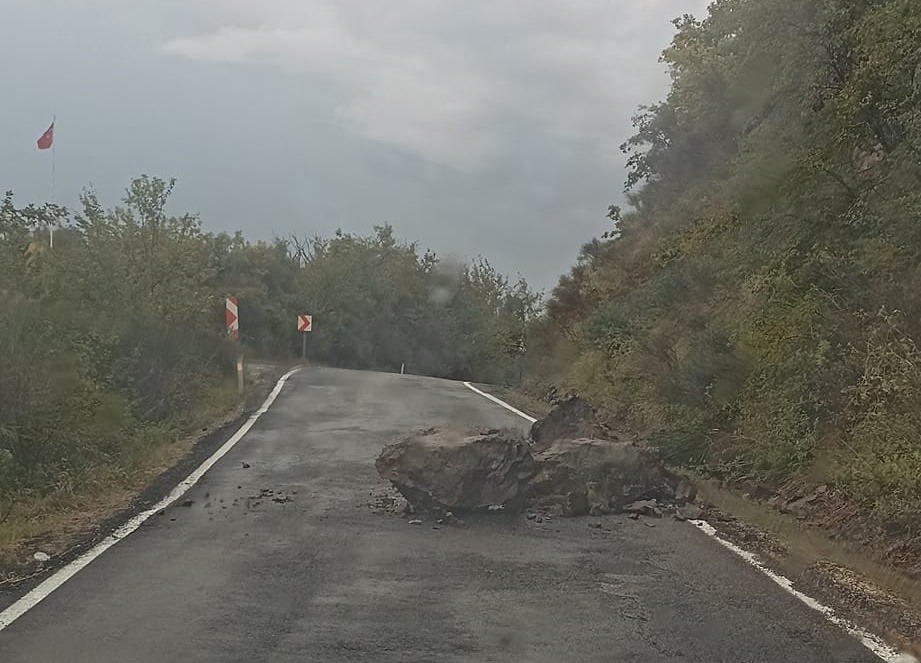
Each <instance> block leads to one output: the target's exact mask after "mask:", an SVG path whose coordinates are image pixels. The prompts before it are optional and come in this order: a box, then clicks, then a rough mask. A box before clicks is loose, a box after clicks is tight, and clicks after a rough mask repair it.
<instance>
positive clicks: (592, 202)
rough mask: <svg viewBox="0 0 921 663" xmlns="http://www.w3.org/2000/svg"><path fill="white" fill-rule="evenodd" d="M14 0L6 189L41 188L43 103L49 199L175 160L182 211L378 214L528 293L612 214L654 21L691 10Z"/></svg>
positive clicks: (646, 98)
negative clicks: (498, 272)
mask: <svg viewBox="0 0 921 663" xmlns="http://www.w3.org/2000/svg"><path fill="white" fill-rule="evenodd" d="M8 1H11V2H12V6H13V11H12V16H13V19H12V21H0V57H3V61H5V62H21V63H22V64H21V65H17V66H16V70H15V71H14V72H13V77H12V79H11V80H10V81H8V84H9V85H10V86H11V89H19V90H24V89H29V90H33V92H32V94H31V95H22V94H19V95H12V96H11V99H10V100H8V101H7V102H6V104H5V107H4V108H0V118H2V119H3V123H2V127H3V129H2V132H3V133H2V135H0V139H2V143H0V148H4V149H5V155H6V158H5V159H4V160H3V162H2V163H0V187H3V188H13V189H15V190H16V191H17V193H18V194H20V197H23V196H24V197H25V198H34V199H37V200H41V199H42V197H43V196H45V195H46V194H45V191H46V190H47V185H46V184H45V183H44V182H46V181H47V180H46V176H45V174H44V173H45V172H46V167H47V164H46V160H45V159H44V157H45V156H46V155H43V154H42V155H40V154H36V153H35V152H34V149H33V148H34V137H33V136H32V134H33V133H36V131H38V132H39V133H40V131H41V130H42V129H43V128H44V127H42V124H43V123H44V122H45V118H46V114H47V113H48V112H49V111H50V107H52V106H54V107H56V108H57V111H58V117H59V134H58V136H59V150H58V160H59V164H58V165H59V191H60V194H59V196H60V197H62V200H64V201H68V202H72V201H73V200H74V199H75V197H76V193H77V191H78V190H79V188H80V186H82V185H85V184H86V183H88V182H89V181H93V182H94V183H95V184H96V185H97V187H99V189H100V192H101V193H102V194H103V195H104V197H107V198H109V199H111V198H112V197H114V196H115V195H117V191H118V189H119V188H120V187H122V186H123V185H124V183H125V182H126V180H127V178H128V177H129V176H130V175H133V174H137V173H140V172H151V173H160V174H164V175H176V176H177V177H179V179H180V186H179V188H178V189H177V194H176V201H175V204H176V206H177V207H180V206H181V207H183V208H190V209H195V210H200V211H201V213H202V218H203V220H204V222H205V224H206V226H207V227H209V228H211V229H219V228H221V229H235V228H242V229H244V230H245V231H246V232H247V234H248V235H250V236H252V237H268V236H271V234H273V233H278V234H282V235H284V234H287V233H289V232H292V231H296V232H300V233H312V232H329V231H331V230H332V229H335V228H336V227H339V226H341V227H343V228H346V229H351V230H357V231H365V230H368V229H369V228H370V226H371V225H372V224H373V223H376V222H382V221H389V222H392V223H393V224H394V225H395V227H396V229H397V231H398V233H399V234H400V235H402V236H404V237H406V238H408V239H419V240H420V241H421V242H422V243H423V244H425V245H428V246H431V247H432V248H434V249H435V250H436V251H439V252H442V253H451V254H458V255H466V256H472V255H476V254H482V255H484V256H486V257H488V258H490V259H491V260H492V261H493V263H494V264H496V265H497V266H498V267H499V268H501V269H503V270H505V271H508V272H515V271H521V272H522V273H523V274H524V275H525V276H526V277H528V278H529V280H532V281H533V282H535V283H536V284H538V285H539V286H541V287H546V286H550V285H552V283H553V282H554V281H555V279H556V277H557V276H558V275H559V273H561V272H562V271H563V270H565V269H566V268H567V267H568V265H569V264H571V262H572V261H573V259H574V258H575V254H576V251H577V250H578V247H579V246H580V244H581V243H583V242H584V241H587V240H588V239H589V238H590V237H591V236H593V235H597V234H599V233H600V232H603V231H604V230H605V229H606V220H605V219H604V211H605V209H606V206H607V205H608V204H609V203H611V202H617V201H618V199H619V198H620V189H621V183H622V181H623V179H624V172H623V155H621V154H620V153H619V151H618V149H617V146H618V145H619V144H620V143H621V142H622V141H623V140H624V139H625V138H626V137H627V136H628V135H629V133H630V126H629V118H630V115H631V114H632V113H633V112H634V110H635V108H636V106H637V105H638V104H640V103H646V102H650V101H654V100H656V99H658V98H661V97H662V95H663V94H664V93H665V90H666V86H667V78H666V77H665V75H664V73H663V70H662V65H660V64H659V63H658V62H657V58H658V54H659V52H660V51H661V49H662V48H663V47H664V46H665V45H666V44H667V42H668V40H669V39H670V36H671V33H672V28H671V25H670V23H669V21H670V19H671V18H672V17H673V16H676V15H679V14H683V13H686V12H691V13H696V14H700V13H701V12H702V11H703V10H704V8H705V6H706V2H705V1H704V0H644V1H643V2H635V1H627V0H568V1H567V2H559V1H558V0H528V1H527V2H525V1H524V0H489V1H485V0H479V1H478V0H471V1H469V2H468V1H466V0H404V1H402V2H399V3H393V2H387V3H384V2H379V0H261V1H260V2H252V1H250V0H194V1H193V0H162V1H161V2H156V3H155V2H146V1H145V2H123V1H121V0H87V2H86V3H79V4H80V7H79V8H78V7H76V6H75V3H72V2H68V1H67V0H43V2H39V3H34V2H29V1H28V0H8ZM39 5H42V6H39ZM7 13H10V12H9V10H7ZM56 22H57V23H59V25H57V26H56V25H54V24H55V23H56ZM4 26H5V27H4ZM58 28H60V30H59V29H58ZM58 32H63V33H64V34H66V35H69V36H68V37H67V38H65V39H61V40H47V39H44V38H43V37H42V35H43V34H46V33H48V34H51V33H54V34H57V33H58ZM37 43H41V44H43V46H42V48H40V49H39V48H35V47H34V45H35V44H37ZM24 53H26V54H28V56H27V57H25V58H23V57H22V56H23V54H24ZM35 137H37V133H36V136H35ZM6 148H8V149H6Z"/></svg>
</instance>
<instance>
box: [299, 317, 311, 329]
mask: <svg viewBox="0 0 921 663" xmlns="http://www.w3.org/2000/svg"><path fill="white" fill-rule="evenodd" d="M297 330H298V331H299V332H309V331H313V316H312V315H299V316H297Z"/></svg>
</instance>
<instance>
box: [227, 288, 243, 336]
mask: <svg viewBox="0 0 921 663" xmlns="http://www.w3.org/2000/svg"><path fill="white" fill-rule="evenodd" d="M224 319H225V320H226V321H227V333H228V334H229V335H230V336H231V338H234V339H237V338H240V316H239V314H238V313H237V298H236V297H228V298H227V308H226V311H225V314H224Z"/></svg>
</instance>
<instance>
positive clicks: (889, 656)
mask: <svg viewBox="0 0 921 663" xmlns="http://www.w3.org/2000/svg"><path fill="white" fill-rule="evenodd" d="M464 386H465V387H467V388H468V389H471V390H472V391H475V392H476V393H478V394H479V395H480V396H484V397H486V398H488V399H489V400H491V401H492V402H493V403H496V404H498V405H501V406H502V407H504V408H505V409H506V410H509V411H511V412H514V413H515V414H517V415H518V416H519V417H521V418H522V419H526V420H527V421H530V422H531V423H532V424H533V423H534V422H535V421H537V420H536V419H535V418H534V417H532V416H530V415H527V414H525V413H524V412H522V411H521V410H518V409H516V408H514V407H512V406H511V405H509V404H508V403H506V402H505V401H503V400H501V399H499V398H496V397H495V396H493V395H492V394H487V393H486V392H485V391H481V390H480V389H477V388H476V387H474V386H473V385H472V384H470V383H469V382H465V383H464ZM690 522H691V524H692V525H694V526H695V527H697V529H699V530H700V531H702V532H703V533H704V534H706V535H707V536H710V537H712V538H713V539H715V540H716V541H717V542H718V543H720V544H721V545H722V546H725V547H726V548H728V549H729V550H731V551H732V552H734V553H735V554H736V555H738V556H739V557H741V558H742V559H744V560H745V561H746V562H748V563H749V564H751V565H752V566H753V567H755V568H756V569H758V570H759V571H760V572H761V573H763V574H764V575H766V576H767V577H768V578H770V579H771V580H773V581H774V582H775V583H776V584H777V585H778V586H779V587H780V588H781V589H783V590H784V591H785V592H787V593H788V594H792V595H793V596H795V597H796V598H797V599H799V600H800V601H801V602H803V603H804V604H806V605H807V606H808V607H810V608H812V609H813V610H815V611H817V612H820V613H821V614H822V616H823V617H825V619H827V620H828V621H830V622H831V623H832V624H834V625H835V626H837V627H839V628H841V629H843V630H844V631H846V632H847V633H848V634H849V635H851V636H853V637H854V638H856V639H857V640H859V641H860V643H861V644H862V645H863V646H864V647H866V648H867V649H869V650H870V651H871V652H873V653H874V654H875V655H876V656H878V657H879V658H880V659H882V660H883V661H886V662H887V663H896V662H898V661H903V660H905V659H903V658H902V655H900V654H899V652H897V651H896V650H895V649H893V648H892V647H890V646H889V645H887V644H886V643H885V642H883V641H882V640H881V639H880V638H878V637H876V636H875V635H873V634H872V633H868V632H867V631H864V630H863V629H860V628H858V627H856V626H854V625H853V624H851V623H850V622H848V621H847V620H846V619H843V618H842V617H839V616H838V615H837V614H835V611H834V610H832V609H831V608H829V607H828V606H826V605H823V604H822V603H819V602H818V601H816V600H815V599H814V598H812V597H811V596H807V595H806V594H803V593H802V592H801V591H799V590H798V589H796V588H794V587H793V582H792V581H790V580H789V579H788V578H785V577H784V576H782V575H780V574H778V573H775V572H774V571H772V570H771V569H769V568H768V567H766V566H765V565H764V564H762V563H761V561H760V560H759V559H758V557H757V555H755V554H754V553H751V552H748V551H747V550H743V549H742V548H740V547H739V546H737V545H735V544H734V543H731V542H729V541H727V540H725V539H723V538H722V537H720V536H719V534H718V533H717V531H716V529H715V528H714V527H713V526H712V525H711V524H710V523H708V522H707V521H705V520H692V521H690Z"/></svg>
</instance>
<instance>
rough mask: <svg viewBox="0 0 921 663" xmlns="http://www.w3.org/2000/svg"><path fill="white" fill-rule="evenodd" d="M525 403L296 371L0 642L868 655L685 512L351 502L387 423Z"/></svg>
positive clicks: (505, 419) (90, 652) (499, 655)
mask: <svg viewBox="0 0 921 663" xmlns="http://www.w3.org/2000/svg"><path fill="white" fill-rule="evenodd" d="M524 423H525V422H523V421H522V420H521V419H519V418H517V417H515V416H514V415H512V414H510V413H508V412H506V411H505V410H503V409H502V408H500V407H499V406H497V405H495V404H494V403H491V402H489V401H488V400H486V399H484V398H482V397H481V396H478V395H477V394H474V393H473V392H471V391H469V390H468V389H466V388H465V387H464V386H463V385H462V384H459V383H454V382H447V381H441V380H434V379H429V378H419V377H410V376H398V375H388V374H377V373H361V372H351V371H338V370H330V369H309V370H305V371H302V372H301V373H298V374H296V375H295V376H294V377H293V378H292V379H291V380H290V381H289V382H288V384H287V385H286V386H285V388H284V391H283V392H282V394H281V395H280V396H279V398H278V400H277V401H276V402H275V404H274V405H273V406H272V408H271V409H270V410H269V411H268V412H267V413H266V414H264V415H263V416H262V418H261V419H259V421H258V422H257V424H256V425H255V427H254V428H253V429H252V430H251V431H250V433H249V434H248V435H247V436H246V437H245V438H244V439H243V440H241V441H240V443H239V444H238V445H237V446H236V447H235V448H234V449H233V450H232V451H231V452H230V453H229V454H228V455H227V456H225V457H224V458H223V459H222V460H221V461H220V462H219V463H218V464H217V465H216V466H215V467H214V468H212V470H211V471H210V472H209V473H208V474H207V475H206V476H205V477H204V479H203V481H202V482H201V483H200V484H199V485H198V486H196V487H195V488H194V489H193V490H192V491H191V492H190V493H189V494H188V498H189V499H192V500H194V504H193V505H192V506H191V507H182V506H176V507H174V508H171V509H169V510H168V512H167V513H166V514H165V515H164V516H155V517H153V518H152V519H151V520H149V521H148V524H146V525H145V526H143V527H142V528H141V529H139V530H138V531H136V532H135V533H134V534H132V535H131V536H129V537H128V538H127V539H126V540H124V541H122V542H121V543H119V544H118V545H117V546H115V547H114V548H112V549H110V550H109V551H108V552H106V553H105V554H103V555H102V556H101V557H100V558H98V559H97V560H95V561H94V562H93V563H92V564H90V565H89V566H88V567H87V568H85V569H84V570H83V571H81V572H80V573H78V574H77V575H76V576H75V577H74V578H73V579H71V580H70V581H68V582H67V583H66V584H64V585H63V586H62V587H61V588H60V589H59V590H58V591H56V592H55V593H54V594H52V595H51V596H50V597H48V598H47V599H45V600H44V601H43V602H42V603H40V604H39V605H38V606H37V607H36V608H34V609H33V610H31V611H30V612H28V613H26V614H25V615H24V616H23V617H21V618H20V619H19V620H17V621H16V622H14V623H13V624H12V625H10V626H9V627H8V628H7V629H6V630H4V631H2V632H0V661H2V662H3V663H110V662H111V663H135V662H137V663H148V662H151V663H153V662H158V663H160V662H172V661H175V662H182V663H194V662H205V661H208V662H215V663H218V662H219V663H229V662H235V661H239V662H241V663H254V662H259V661H266V662H271V663H288V662H295V661H296V662H298V663H302V662H304V661H311V662H312V661H318V662H321V661H373V662H375V663H383V662H388V661H392V662H394V663H410V662H414V661H419V662H423V661H425V662H432V661H439V662H440V661H446V662H452V663H460V662H465V663H466V662H469V661H502V662H514V661H528V662H534V663H538V662H545V663H566V662H573V663H586V662H594V661H597V662H599V663H600V662H605V663H612V662H616V663H630V662H637V663H640V662H642V663H650V662H653V661H687V662H693V663H701V662H709V661H713V662H715V661H727V662H732V663H746V662H755V661H759V662H762V661H763V662H771V663H774V662H776V663H790V662H796V663H836V662H844V661H847V662H850V663H858V662H860V663H863V662H871V661H878V659H876V658H875V657H874V656H873V655H872V654H870V652H868V651H867V650H866V649H864V648H863V647H862V646H861V645H860V644H858V643H857V642H856V641H855V640H853V639H851V638H850V637H849V636H847V635H845V634H844V633H843V632H842V631H840V630H838V629H837V628H836V627H835V626H833V625H831V624H829V623H828V622H826V621H825V620H824V619H823V618H822V617H821V616H820V615H819V614H818V613H816V612H814V611H812V610H810V609H808V608H807V607H806V606H804V605H802V604H801V603H800V602H799V601H797V600H796V599H795V598H793V597H792V596H789V595H787V594H786V593H784V592H783V591H782V590H780V589H779V588H778V587H777V586H776V585H774V584H773V583H772V582H771V581H770V580H769V579H767V578H765V577H764V576H762V575H761V574H759V573H758V572H757V571H756V570H754V569H753V568H751V567H750V566H748V565H747V564H745V563H744V562H743V561H742V560H740V559H739V558H737V557H736V556H735V555H733V554H732V553H731V552H729V551H727V550H725V549H723V548H722V547H721V546H719V545H718V544H717V543H716V542H714V541H713V540H712V539H710V538H708V537H707V536H706V535H704V534H702V533H701V532H699V531H697V530H696V529H695V528H694V527H692V526H691V525H688V524H686V523H679V522H677V521H673V520H669V519H662V520H658V521H656V522H655V523H654V524H655V526H654V527H650V526H649V525H648V524H647V523H646V522H644V521H642V520H640V521H632V520H629V519H626V518H623V517H620V516H611V517H607V518H605V519H603V522H604V529H602V530H597V529H592V528H589V527H588V524H589V522H597V519H583V518H576V519H569V520H563V521H559V522H557V521H554V522H551V523H549V524H548V523H544V524H540V525H538V524H536V523H534V522H531V521H527V520H525V519H523V518H514V519H513V518H508V517H503V518H479V519H476V520H473V521H469V520H468V522H467V523H466V524H465V526H456V527H455V526H452V527H442V528H441V529H438V530H435V529H432V523H428V522H427V523H426V524H424V525H422V526H419V525H409V524H408V523H407V521H406V520H405V519H404V518H402V517H398V516H388V515H376V514H374V513H372V512H371V510H370V509H369V508H368V506H367V500H368V495H369V492H370V491H372V490H377V489H378V488H379V487H380V486H381V483H380V481H379V479H378V478H377V475H376V473H375V471H374V467H373V462H374V459H375V458H376V456H377V454H378V451H379V450H380V448H381V446H382V445H383V444H385V443H386V442H388V441H389V440H391V439H393V438H394V437H395V436H398V435H400V434H402V433H404V432H407V431H410V430H413V429H417V428H421V427H428V426H440V425H445V424H449V425H478V426H516V427H521V426H522V425H523V424H524ZM244 462H246V463H248V464H249V465H250V467H249V468H244V467H243V463H244ZM263 489H267V490H270V491H273V495H272V496H270V497H268V498H261V499H259V498H256V499H253V497H252V496H256V495H259V494H260V491H262V490H263ZM279 495H284V496H288V497H289V498H290V499H291V501H290V502H274V501H272V497H277V496H279Z"/></svg>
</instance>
